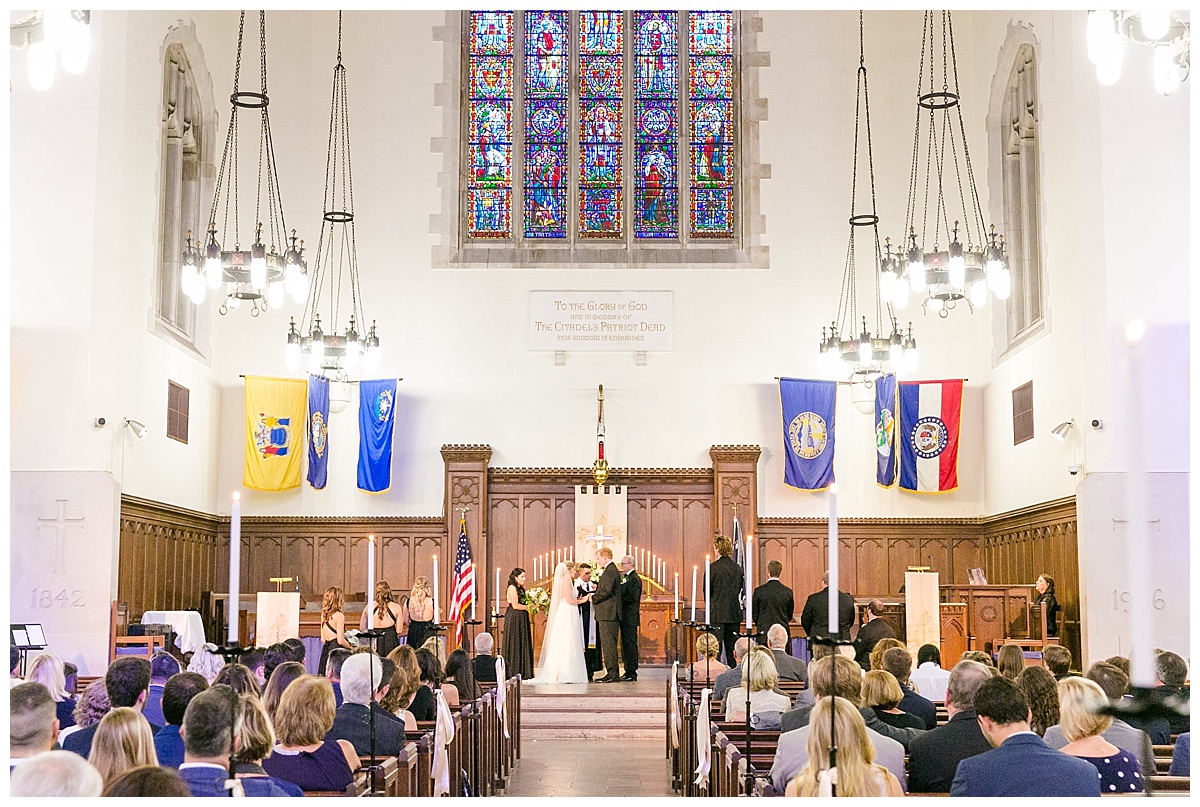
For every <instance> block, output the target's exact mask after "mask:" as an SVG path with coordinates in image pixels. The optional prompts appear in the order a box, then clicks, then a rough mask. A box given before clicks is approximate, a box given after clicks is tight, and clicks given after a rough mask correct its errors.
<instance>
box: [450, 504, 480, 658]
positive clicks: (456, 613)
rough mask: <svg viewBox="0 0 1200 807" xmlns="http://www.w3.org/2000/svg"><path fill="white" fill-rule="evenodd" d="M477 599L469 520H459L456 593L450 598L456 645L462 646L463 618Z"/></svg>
mask: <svg viewBox="0 0 1200 807" xmlns="http://www.w3.org/2000/svg"><path fill="white" fill-rule="evenodd" d="M474 599H475V566H474V564H472V563H471V545H470V544H469V543H467V520H466V517H465V516H464V517H462V518H460V519H459V521H458V553H457V554H456V555H455V557H454V594H453V596H452V597H451V598H450V619H451V621H452V622H453V623H454V646H455V647H461V646H462V634H463V619H464V618H465V617H466V614H467V609H468V608H470V607H471V603H472V602H473V601H474Z"/></svg>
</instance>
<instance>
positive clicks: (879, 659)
mask: <svg viewBox="0 0 1200 807" xmlns="http://www.w3.org/2000/svg"><path fill="white" fill-rule="evenodd" d="M898 647H899V648H903V647H904V642H902V641H900V640H899V639H893V638H883V639H880V640H879V641H878V642H876V643H875V649H873V650H872V651H871V655H870V656H868V660H869V661H870V667H868V669H871V670H882V669H883V654H884V653H886V652H887V651H889V650H893V649H895V648H898ZM907 679H908V676H905V680H907Z"/></svg>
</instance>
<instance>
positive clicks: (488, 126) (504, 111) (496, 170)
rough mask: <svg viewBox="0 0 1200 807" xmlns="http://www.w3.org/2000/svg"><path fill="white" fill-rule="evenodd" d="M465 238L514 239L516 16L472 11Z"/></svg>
mask: <svg viewBox="0 0 1200 807" xmlns="http://www.w3.org/2000/svg"><path fill="white" fill-rule="evenodd" d="M470 36H471V48H470V90H469V93H470V103H469V104H468V107H469V120H468V131H469V141H468V143H469V145H468V150H469V154H468V156H467V160H468V165H469V178H468V180H467V234H468V236H470V237H473V238H508V237H510V236H511V235H512V128H513V121H512V113H513V109H512V106H513V13H512V12H511V11H472V12H471V34H470Z"/></svg>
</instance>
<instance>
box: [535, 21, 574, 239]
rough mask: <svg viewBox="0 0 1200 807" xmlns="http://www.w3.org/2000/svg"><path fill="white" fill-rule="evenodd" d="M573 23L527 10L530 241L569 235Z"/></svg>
mask: <svg viewBox="0 0 1200 807" xmlns="http://www.w3.org/2000/svg"><path fill="white" fill-rule="evenodd" d="M569 30H570V25H569V23H568V20H567V12H565V11H527V12H525V237H526V238H565V237H566V235H567V220H568V215H567V178H568V173H569V170H568V163H567V154H568V152H567V133H568V132H569V131H570V128H571V121H570V117H569V113H568V111H567V110H568V108H569V105H568V96H569V93H570V84H571V82H570V79H571V72H570V54H569V53H568V44H569V42H568V32H569Z"/></svg>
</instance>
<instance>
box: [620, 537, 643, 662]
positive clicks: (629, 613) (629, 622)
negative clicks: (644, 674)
mask: <svg viewBox="0 0 1200 807" xmlns="http://www.w3.org/2000/svg"><path fill="white" fill-rule="evenodd" d="M641 612H642V578H641V575H639V574H638V573H637V569H635V568H634V567H633V555H626V556H625V557H623V558H621V660H622V661H624V662H625V674H624V675H622V676H621V680H622V681H636V680H637V671H638V626H639V625H640V624H641Z"/></svg>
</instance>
